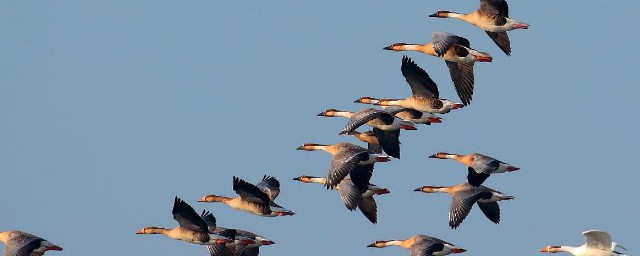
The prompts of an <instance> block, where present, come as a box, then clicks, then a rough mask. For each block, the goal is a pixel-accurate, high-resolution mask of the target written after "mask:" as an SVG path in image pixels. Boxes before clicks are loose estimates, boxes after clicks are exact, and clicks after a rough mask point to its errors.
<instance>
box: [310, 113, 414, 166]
mask: <svg viewBox="0 0 640 256" xmlns="http://www.w3.org/2000/svg"><path fill="white" fill-rule="evenodd" d="M394 114H395V113H393V112H388V111H385V110H380V109H374V108H365V109H362V110H360V111H358V112H355V113H354V112H348V111H340V110H336V109H327V110H325V111H323V112H322V113H320V114H318V116H324V117H336V116H340V117H347V118H349V121H348V122H347V124H346V125H345V127H344V128H343V129H342V131H340V134H341V135H342V134H349V133H350V132H353V131H355V130H356V129H357V128H358V127H360V126H362V125H365V124H367V125H369V126H371V127H373V133H374V134H375V136H376V137H377V138H378V144H379V145H380V146H381V147H382V150H384V152H385V153H387V154H388V155H389V156H391V157H395V158H400V129H404V130H416V127H415V126H414V125H413V124H412V123H409V122H407V121H402V120H400V119H399V118H396V117H395V116H394Z"/></svg>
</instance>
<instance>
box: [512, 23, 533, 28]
mask: <svg viewBox="0 0 640 256" xmlns="http://www.w3.org/2000/svg"><path fill="white" fill-rule="evenodd" d="M513 28H519V29H529V24H526V23H516V24H513Z"/></svg>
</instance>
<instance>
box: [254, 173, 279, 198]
mask: <svg viewBox="0 0 640 256" xmlns="http://www.w3.org/2000/svg"><path fill="white" fill-rule="evenodd" d="M256 186H257V187H258V188H259V189H260V190H262V192H264V193H265V194H267V195H268V196H269V199H270V200H271V201H273V200H275V199H276V197H278V195H279V194H280V181H278V180H277V179H276V178H274V177H271V176H267V175H264V176H263V177H262V181H260V183H258V185H256Z"/></svg>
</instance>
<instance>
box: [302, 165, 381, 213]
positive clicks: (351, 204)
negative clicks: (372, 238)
mask: <svg viewBox="0 0 640 256" xmlns="http://www.w3.org/2000/svg"><path fill="white" fill-rule="evenodd" d="M293 180H297V181H300V182H303V183H319V184H324V183H326V178H324V177H314V176H307V175H303V176H300V177H297V178H294V179H293ZM334 189H336V190H338V192H339V194H340V199H342V202H343V203H344V205H345V206H346V207H347V209H349V210H351V211H353V210H355V209H356V208H357V209H360V212H362V214H364V216H365V217H367V219H368V220H369V221H371V223H373V224H376V223H378V206H377V204H376V200H375V199H374V198H373V196H374V195H384V194H388V193H389V189H386V188H381V187H378V186H376V185H374V184H369V186H368V187H367V189H366V190H363V189H360V188H358V187H356V186H355V185H354V184H353V182H352V181H351V179H349V178H345V179H343V180H342V181H341V182H340V183H338V186H336V187H335V188H334Z"/></svg>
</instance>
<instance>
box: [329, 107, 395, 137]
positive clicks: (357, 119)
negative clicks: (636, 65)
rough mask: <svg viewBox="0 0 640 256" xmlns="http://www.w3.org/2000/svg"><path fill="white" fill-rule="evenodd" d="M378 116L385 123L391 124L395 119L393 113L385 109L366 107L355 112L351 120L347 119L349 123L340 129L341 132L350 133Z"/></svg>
mask: <svg viewBox="0 0 640 256" xmlns="http://www.w3.org/2000/svg"><path fill="white" fill-rule="evenodd" d="M376 118H379V119H380V120H381V121H382V122H383V123H385V124H391V123H393V120H394V117H393V115H392V114H389V113H388V112H386V111H384V110H380V109H375V108H365V109H363V110H360V111H358V112H356V113H354V114H353V116H351V118H349V121H347V124H346V125H345V126H344V128H343V129H342V131H340V134H347V133H350V132H352V131H354V130H355V129H358V127H360V126H362V125H364V124H366V123H368V122H369V121H371V120H374V119H376Z"/></svg>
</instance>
